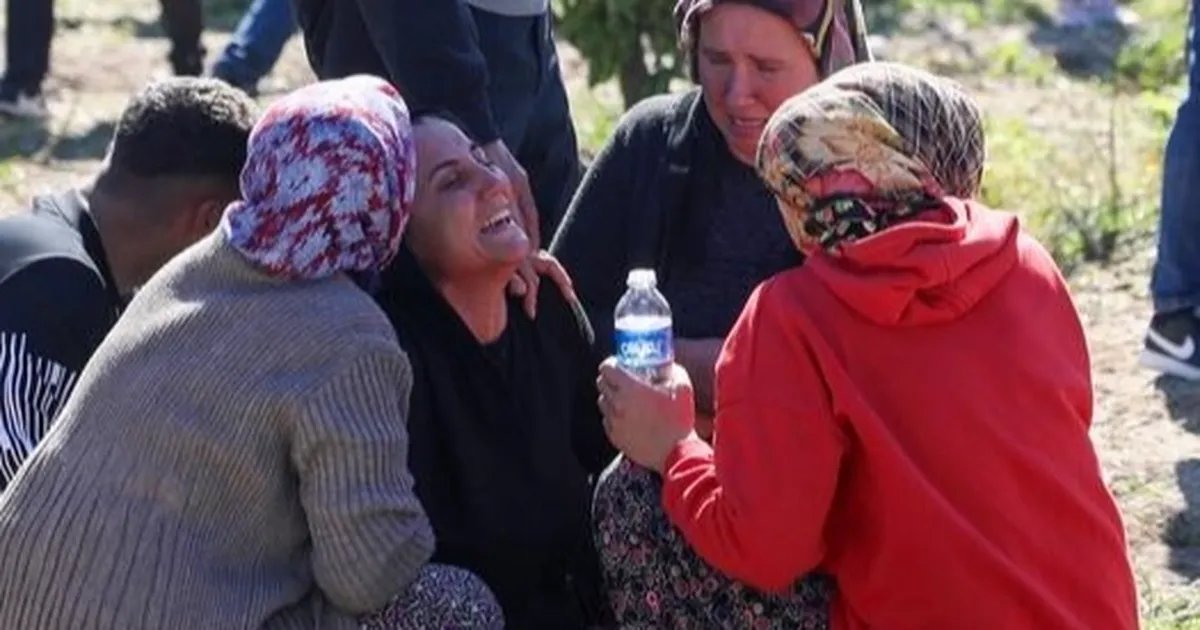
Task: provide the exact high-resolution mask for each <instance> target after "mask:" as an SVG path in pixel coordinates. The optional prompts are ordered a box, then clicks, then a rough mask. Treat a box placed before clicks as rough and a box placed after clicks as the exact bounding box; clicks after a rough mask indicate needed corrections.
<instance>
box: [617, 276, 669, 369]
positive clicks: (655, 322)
mask: <svg viewBox="0 0 1200 630" xmlns="http://www.w3.org/2000/svg"><path fill="white" fill-rule="evenodd" d="M625 286H626V287H628V288H627V289H626V291H625V295H623V296H621V299H620V301H618V302H617V310H616V313H615V315H614V317H615V319H616V322H615V325H614V329H615V331H616V334H615V337H616V339H615V342H616V343H615V347H616V351H617V362H618V363H619V364H620V365H621V367H623V368H625V369H626V370H628V371H629V372H630V373H632V374H634V375H636V376H638V377H639V378H641V379H643V380H645V381H647V382H650V383H663V382H666V381H667V380H668V379H669V378H670V376H671V364H672V363H673V362H674V361H675V342H674V339H673V335H672V332H671V305H670V304H668V303H667V298H665V297H663V294H662V293H660V292H659V291H658V278H657V276H656V275H655V273H654V270H653V269H633V270H631V271H630V272H629V277H628V278H627V279H626V281H625Z"/></svg>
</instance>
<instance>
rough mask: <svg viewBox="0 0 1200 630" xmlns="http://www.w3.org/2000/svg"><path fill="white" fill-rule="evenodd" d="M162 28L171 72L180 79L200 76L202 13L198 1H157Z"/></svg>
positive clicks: (202, 48)
mask: <svg viewBox="0 0 1200 630" xmlns="http://www.w3.org/2000/svg"><path fill="white" fill-rule="evenodd" d="M159 6H161V7H162V17H161V19H162V27H163V31H165V32H166V34H167V39H168V40H170V42H171V53H170V56H169V59H170V61H171V69H172V70H174V71H175V74H176V75H180V76H199V75H200V74H201V73H203V72H204V52H205V51H204V47H203V46H202V45H201V44H200V35H201V34H203V33H204V10H203V8H202V7H201V6H200V0H160V1H159Z"/></svg>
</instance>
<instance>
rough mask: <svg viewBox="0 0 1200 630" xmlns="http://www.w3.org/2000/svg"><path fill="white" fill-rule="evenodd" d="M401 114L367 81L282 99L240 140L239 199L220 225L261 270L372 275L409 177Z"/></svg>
mask: <svg viewBox="0 0 1200 630" xmlns="http://www.w3.org/2000/svg"><path fill="white" fill-rule="evenodd" d="M415 161H416V155H415V149H414V146H413V138H412V125H411V122H410V119H409V112H408V108H407V106H406V105H405V104H404V101H403V100H402V99H401V98H400V95H399V93H398V92H397V91H396V90H395V89H394V88H392V87H391V86H390V85H389V84H387V83H386V82H384V81H382V80H380V79H378V78H375V77H371V76H367V75H356V76H351V77H347V78H344V79H338V80H333V81H324V82H320V83H316V84H313V85H309V86H306V87H303V88H300V89H299V90H296V91H295V92H292V93H290V94H288V95H287V96H284V97H283V98H281V99H279V100H278V101H276V102H275V103H274V104H272V105H271V106H270V107H268V108H267V110H266V112H264V114H263V117H262V119H261V120H260V121H259V122H258V124H257V125H255V128H254V130H253V131H252V132H251V135H250V143H249V149H248V154H247V158H246V166H245V168H243V169H242V177H241V188H242V200H241V201H238V202H235V203H234V204H232V205H230V206H229V208H227V209H226V210H225V216H224V217H223V218H222V222H221V229H223V230H224V231H225V232H226V234H227V235H228V237H229V241H230V242H231V243H232V244H233V246H234V248H236V249H237V250H238V251H240V252H241V253H242V254H243V255H245V256H246V257H247V258H248V259H250V261H252V262H253V263H254V264H255V265H256V266H258V267H259V268H261V269H263V270H264V271H266V272H267V273H269V274H272V275H275V276H281V277H287V278H296V279H316V278H323V277H327V276H331V275H333V274H336V273H338V272H349V273H354V272H372V271H377V270H379V269H382V268H383V267H384V266H386V265H387V263H388V262H389V261H390V260H391V259H392V258H393V257H394V256H395V255H396V252H397V251H398V250H399V247H400V239H401V236H402V235H403V232H404V226H405V224H406V223H407V221H408V216H409V205H410V204H411V202H412V198H413V188H414V185H415V181H414V180H415V177H416V173H415V172H416V165H415Z"/></svg>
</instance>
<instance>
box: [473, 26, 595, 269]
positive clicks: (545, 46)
mask: <svg viewBox="0 0 1200 630" xmlns="http://www.w3.org/2000/svg"><path fill="white" fill-rule="evenodd" d="M472 13H473V16H474V18H475V26H476V30H477V32H478V34H479V47H480V50H481V51H482V52H483V56H484V57H485V58H486V59H487V65H488V76H489V83H488V98H489V99H490V100H491V107H492V118H493V119H494V120H495V121H496V124H497V125H498V126H499V127H500V135H501V137H502V138H503V139H504V143H505V144H507V145H508V148H509V150H510V151H512V152H513V155H514V156H516V158H517V161H519V162H520V163H521V166H523V167H525V171H526V172H527V173H528V174H529V183H530V187H531V188H532V189H533V197H534V201H535V202H536V203H537V207H538V212H539V214H540V217H541V221H540V223H541V226H540V227H541V233H542V240H543V245H548V244H549V243H548V241H549V239H550V238H551V237H553V236H554V232H555V230H556V229H558V224H559V222H560V221H561V220H562V216H563V213H564V212H565V211H566V207H567V204H568V203H569V202H570V201H571V196H572V195H574V194H575V187H576V186H577V185H578V184H579V179H580V175H581V173H580V164H579V150H578V148H577V144H576V140H575V125H574V124H573V123H572V122H571V109H570V104H569V103H568V102H567V90H566V87H565V86H564V85H563V79H562V73H561V72H560V71H559V67H558V53H557V51H556V50H555V47H554V32H553V25H552V24H551V18H550V16H549V15H548V14H547V15H543V16H537V17H512V16H506V15H497V14H495V13H488V12H485V11H480V10H478V9H475V8H474V7H472Z"/></svg>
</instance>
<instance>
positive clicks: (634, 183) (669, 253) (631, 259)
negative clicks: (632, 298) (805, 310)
mask: <svg viewBox="0 0 1200 630" xmlns="http://www.w3.org/2000/svg"><path fill="white" fill-rule="evenodd" d="M675 16H676V19H677V22H678V25H679V36H680V47H681V49H683V50H684V51H685V52H686V53H687V55H688V56H689V57H690V60H691V64H692V65H691V73H692V76H693V78H695V79H696V81H697V83H698V84H699V86H698V87H697V88H695V89H693V90H690V91H688V92H684V93H680V94H670V95H662V96H654V97H651V98H649V99H646V100H645V101H642V102H641V103H638V104H637V105H636V106H634V107H633V108H632V109H631V110H630V111H629V112H628V113H627V114H626V115H625V117H624V118H623V119H622V120H621V122H620V123H619V124H618V125H617V129H616V131H615V132H614V133H613V137H612V139H611V140H610V141H609V142H608V144H607V146H605V147H604V149H603V150H602V151H601V152H600V154H599V155H598V156H597V157H596V161H595V162H594V163H593V164H592V166H591V168H590V169H589V170H588V173H587V175H586V176H585V178H584V180H583V182H582V184H581V185H580V188H579V190H578V191H577V192H576V195H575V198H574V200H573V201H572V202H571V205H570V207H569V208H568V210H567V215H566V217H565V218H564V219H563V225H562V227H560V228H559V231H558V234H557V235H556V236H555V238H554V241H553V243H552V245H551V247H550V251H551V253H552V254H554V255H555V256H556V257H557V258H558V259H559V260H560V261H562V263H563V265H564V266H565V267H566V268H567V271H568V272H569V273H570V274H571V277H572V278H573V279H574V282H575V288H576V290H577V291H578V293H579V297H580V299H581V300H582V301H583V305H584V307H585V308H586V309H587V313H588V315H589V316H590V317H591V319H592V322H593V324H594V325H595V326H596V338H597V341H598V342H599V344H600V347H601V348H603V349H606V350H608V349H611V343H612V314H613V309H614V308H615V307H616V304H617V300H618V299H620V297H621V294H622V293H624V291H625V276H626V273H627V272H628V270H629V269H630V268H632V267H653V268H655V269H656V270H657V272H658V279H659V288H660V289H661V290H662V291H663V293H664V295H665V296H666V297H667V299H668V300H669V301H670V303H671V306H672V307H673V310H674V315H675V321H674V324H675V338H676V348H675V351H676V354H677V360H678V361H679V363H680V364H682V365H683V366H684V367H685V368H687V370H688V373H689V374H691V377H692V380H693V383H694V385H695V387H696V402H697V407H698V408H699V410H700V411H701V412H706V413H710V412H711V410H712V389H711V381H712V374H713V367H714V365H715V363H716V356H717V353H718V351H719V350H720V346H721V343H722V341H723V340H724V337H725V335H726V334H728V333H729V329H730V328H731V327H732V326H733V322H734V320H735V319H736V317H737V315H738V313H740V312H741V310H742V306H743V305H744V304H745V301H746V298H748V297H749V295H750V291H751V290H752V289H753V288H754V287H755V286H756V285H757V284H758V283H759V282H761V281H763V280H765V279H766V278H768V277H770V276H772V275H774V274H775V273H777V272H779V271H782V270H783V269H786V268H789V267H792V266H794V265H796V264H798V263H799V262H800V257H799V255H798V254H796V251H795V248H794V247H792V245H791V241H790V240H789V239H788V235H787V232H786V231H785V229H784V227H783V223H782V222H781V221H780V220H779V211H778V210H777V209H776V206H775V200H774V198H773V197H772V196H771V194H770V192H768V191H767V189H766V187H765V186H764V185H763V184H762V182H761V181H759V179H758V177H757V176H756V175H755V174H754V170H753V163H754V151H755V148H756V147H757V144H758V137H759V135H761V130H762V125H763V124H765V123H766V119H767V118H768V117H769V116H770V115H771V113H772V112H773V111H774V110H775V108H777V107H778V106H779V104H780V103H782V102H783V101H784V100H785V99H787V98H788V97H790V96H792V95H793V94H796V93H797V92H800V91H802V90H804V89H805V88H807V87H809V86H810V85H812V84H813V83H815V82H817V81H818V80H820V78H821V77H822V76H827V75H828V74H829V73H830V72H832V71H833V70H836V69H838V68H840V67H843V66H845V65H848V64H850V63H853V62H855V61H861V60H864V59H867V58H869V57H870V53H869V51H868V50H867V46H866V40H865V33H864V30H865V29H864V27H863V24H862V15H861V8H860V4H859V0H679V1H678V4H677V5H676V8H675ZM702 415H703V414H702ZM697 428H698V429H703V428H704V427H697Z"/></svg>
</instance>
